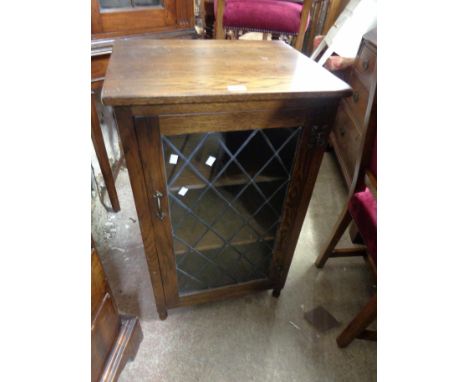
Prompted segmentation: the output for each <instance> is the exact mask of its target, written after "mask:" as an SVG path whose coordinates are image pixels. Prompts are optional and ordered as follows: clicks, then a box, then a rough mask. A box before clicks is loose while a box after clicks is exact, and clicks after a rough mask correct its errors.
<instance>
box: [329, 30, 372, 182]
mask: <svg viewBox="0 0 468 382" xmlns="http://www.w3.org/2000/svg"><path fill="white" fill-rule="evenodd" d="M345 81H346V82H348V83H349V85H350V86H351V87H352V88H353V95H352V97H348V98H346V99H343V100H342V101H341V104H340V106H339V109H338V113H337V116H336V120H335V124H334V126H333V130H332V132H331V134H330V142H331V144H332V146H333V149H334V150H335V153H336V156H337V159H338V162H339V165H340V168H341V172H342V173H343V176H344V178H345V180H346V183H347V185H348V187H349V186H350V185H351V182H352V181H353V174H354V167H355V165H356V160H357V157H358V152H359V146H360V143H361V139H362V133H363V131H364V130H365V127H366V126H367V124H368V123H369V118H370V111H371V109H372V105H373V103H374V102H377V30H376V29H375V30H373V31H371V32H369V33H367V34H366V35H364V37H363V39H362V42H361V46H360V48H359V52H358V56H357V57H356V61H355V62H354V65H353V68H352V70H351V71H350V72H349V73H347V74H346V76H345Z"/></svg>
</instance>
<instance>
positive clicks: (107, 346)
mask: <svg viewBox="0 0 468 382" xmlns="http://www.w3.org/2000/svg"><path fill="white" fill-rule="evenodd" d="M119 330H120V317H119V314H118V312H117V311H116V309H115V307H114V304H113V303H112V298H111V296H110V295H109V294H106V295H105V298H104V301H103V305H102V307H101V308H100V309H99V311H98V313H97V316H96V319H95V320H94V322H93V324H92V326H91V360H92V362H91V365H92V367H91V369H92V370H91V376H92V381H97V380H98V379H99V376H100V375H101V373H102V370H103V368H104V365H105V363H106V360H107V356H108V355H109V353H110V351H111V350H112V347H113V346H114V342H115V340H116V338H117V336H118V334H119Z"/></svg>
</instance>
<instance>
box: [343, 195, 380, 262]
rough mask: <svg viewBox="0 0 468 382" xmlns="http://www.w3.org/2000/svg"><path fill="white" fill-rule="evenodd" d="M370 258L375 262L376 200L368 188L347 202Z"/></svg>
mask: <svg viewBox="0 0 468 382" xmlns="http://www.w3.org/2000/svg"><path fill="white" fill-rule="evenodd" d="M348 209H349V213H350V214H351V216H352V217H353V220H354V222H355V223H356V225H357V227H358V230H359V232H360V234H361V236H362V239H363V240H364V244H366V246H367V249H368V251H369V254H370V256H371V257H372V260H374V262H375V264H377V201H376V200H375V198H374V195H372V193H371V191H370V190H369V188H367V187H366V189H365V190H364V191H362V192H357V193H355V194H354V195H353V196H352V197H351V199H350V201H349V204H348Z"/></svg>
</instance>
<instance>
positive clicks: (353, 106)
mask: <svg viewBox="0 0 468 382" xmlns="http://www.w3.org/2000/svg"><path fill="white" fill-rule="evenodd" d="M349 85H350V86H351V87H352V88H353V95H352V96H351V97H348V98H346V99H345V103H346V105H347V106H348V110H349V111H350V113H351V116H352V118H353V119H354V121H355V122H356V124H357V126H358V127H359V129H360V130H361V131H362V130H363V126H364V120H365V117H366V110H367V104H368V100H369V91H368V90H367V89H366V87H365V86H364V85H363V84H362V83H361V81H359V79H358V77H357V74H356V71H354V70H353V71H352V72H351V75H350V79H349Z"/></svg>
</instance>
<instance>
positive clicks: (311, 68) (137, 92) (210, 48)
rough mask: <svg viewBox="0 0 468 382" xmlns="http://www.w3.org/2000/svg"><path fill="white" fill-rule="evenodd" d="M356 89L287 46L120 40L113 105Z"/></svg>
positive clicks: (106, 94)
mask: <svg viewBox="0 0 468 382" xmlns="http://www.w3.org/2000/svg"><path fill="white" fill-rule="evenodd" d="M350 92H351V89H350V87H349V86H348V85H347V84H346V83H345V82H343V81H341V80H340V79H338V78H337V77H335V76H334V75H333V74H331V73H329V72H328V71H327V70H326V69H324V68H322V67H321V66H319V65H317V64H316V63H315V62H314V61H312V60H310V59H309V58H308V57H306V56H304V55H303V54H301V53H299V52H298V51H296V50H295V49H294V48H292V47H290V46H288V45H287V44H285V43H283V42H281V41H245V40H165V41H158V40H140V41H119V42H116V44H115V45H114V48H113V53H112V56H111V59H110V63H109V67H108V69H107V74H106V79H105V81H104V87H103V92H102V100H103V102H104V104H107V105H119V106H123V105H150V104H167V103H170V104H175V103H192V102H194V103H198V102H212V101H218V102H219V101H223V102H224V101H231V102H232V101H236V100H239V101H243V102H246V101H253V100H271V99H276V100H282V99H285V100H286V99H289V100H290V99H294V98H316V97H326V96H330V97H337V98H338V97H341V96H343V95H347V94H350Z"/></svg>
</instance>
